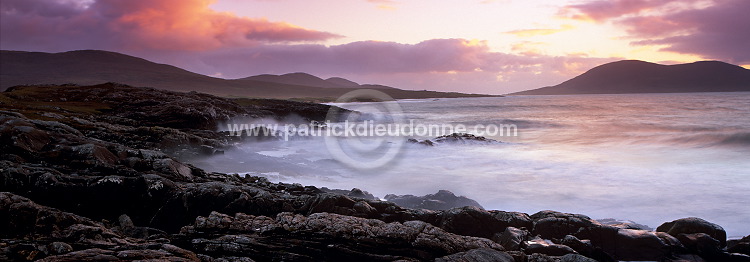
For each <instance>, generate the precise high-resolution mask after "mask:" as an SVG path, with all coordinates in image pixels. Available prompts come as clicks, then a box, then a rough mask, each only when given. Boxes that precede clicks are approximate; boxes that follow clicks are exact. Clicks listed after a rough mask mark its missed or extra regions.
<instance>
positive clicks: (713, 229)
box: [656, 217, 727, 247]
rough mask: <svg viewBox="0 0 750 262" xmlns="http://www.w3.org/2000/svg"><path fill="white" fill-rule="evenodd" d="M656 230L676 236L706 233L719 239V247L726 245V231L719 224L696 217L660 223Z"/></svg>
mask: <svg viewBox="0 0 750 262" xmlns="http://www.w3.org/2000/svg"><path fill="white" fill-rule="evenodd" d="M656 231H659V232H666V233H667V234H670V235H673V236H676V235H679V234H692V233H706V234H708V235H709V236H711V237H712V238H714V239H716V240H719V243H721V247H725V246H726V245H727V232H726V231H724V228H722V227H721V226H719V225H717V224H714V223H711V222H708V221H706V220H703V219H701V218H697V217H688V218H681V219H677V220H674V221H672V222H667V223H664V224H661V225H660V226H659V227H657V228H656Z"/></svg>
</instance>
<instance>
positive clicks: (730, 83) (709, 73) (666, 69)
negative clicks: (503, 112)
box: [510, 60, 750, 95]
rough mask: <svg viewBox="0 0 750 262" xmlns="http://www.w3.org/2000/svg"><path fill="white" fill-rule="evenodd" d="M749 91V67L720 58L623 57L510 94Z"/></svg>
mask: <svg viewBox="0 0 750 262" xmlns="http://www.w3.org/2000/svg"><path fill="white" fill-rule="evenodd" d="M736 91H750V70H748V69H745V68H742V67H740V66H737V65H732V64H729V63H725V62H721V61H697V62H692V63H685V64H676V65H662V64H657V63H650V62H645V61H640V60H621V61H615V62H611V63H606V64H603V65H600V66H597V67H594V68H592V69H590V70H588V71H586V72H585V73H583V74H581V75H578V76H576V77H574V78H572V79H569V80H567V81H565V82H562V83H560V84H558V85H555V86H547V87H542V88H538V89H532V90H526V91H521V92H515V93H511V94H510V95H567V94H629V93H683V92H685V93H689V92H736Z"/></svg>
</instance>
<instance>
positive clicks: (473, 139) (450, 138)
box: [432, 133, 501, 144]
mask: <svg viewBox="0 0 750 262" xmlns="http://www.w3.org/2000/svg"><path fill="white" fill-rule="evenodd" d="M432 142H433V143H435V144H444V143H449V144H450V143H454V144H497V143H501V142H499V141H497V140H494V139H489V138H486V137H483V136H475V135H472V134H467V133H453V134H450V135H444V136H439V137H436V138H434V139H433V140H432Z"/></svg>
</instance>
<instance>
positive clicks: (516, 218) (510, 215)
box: [435, 206, 531, 238]
mask: <svg viewBox="0 0 750 262" xmlns="http://www.w3.org/2000/svg"><path fill="white" fill-rule="evenodd" d="M530 224H531V221H530V219H529V217H528V215H526V214H523V213H517V212H504V211H491V212H488V211H486V210H483V209H480V208H478V207H472V206H467V207H462V208H453V209H450V210H446V211H443V212H442V213H441V214H440V216H439V217H438V220H437V221H436V223H435V225H436V226H438V227H440V228H442V229H445V230H446V231H448V232H451V233H455V234H459V235H467V236H476V237H484V238H492V237H493V236H494V235H495V234H497V233H501V232H503V231H505V228H506V227H508V226H513V227H518V228H521V227H526V226H528V225H530Z"/></svg>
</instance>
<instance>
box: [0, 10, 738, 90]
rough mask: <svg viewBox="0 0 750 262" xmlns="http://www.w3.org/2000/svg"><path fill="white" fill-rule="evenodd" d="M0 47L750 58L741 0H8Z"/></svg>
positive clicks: (544, 66) (506, 73) (182, 63)
mask: <svg viewBox="0 0 750 262" xmlns="http://www.w3.org/2000/svg"><path fill="white" fill-rule="evenodd" d="M0 3H1V4H0V12H1V15H2V17H1V20H0V30H1V31H0V48H2V49H3V50H24V51H45V52H61V51H70V50H79V49H101V50H109V51H116V52H121V53H125V54H129V55H134V56H139V57H143V58H146V59H149V60H152V61H155V62H159V63H167V64H172V65H175V66H179V67H181V68H185V69H187V70H190V71H193V72H197V73H201V74H206V75H211V76H215V77H222V78H241V77H246V76H250V75H256V74H263V73H272V74H283V73H290V72H298V71H301V72H307V73H311V74H315V75H318V76H320V77H324V78H325V77H331V76H341V77H345V78H348V79H350V80H353V81H356V82H359V83H378V84H385V85H390V86H394V87H399V88H404V89H428V90H441V91H460V92H475V93H492V94H502V93H508V92H512V91H520V90H525V89H531V88H538V87H542V86H547V85H555V84H558V83H560V82H562V81H564V80H567V79H569V78H571V77H573V76H576V75H577V74H580V73H582V72H584V71H586V70H588V69H590V68H592V67H594V66H596V65H599V64H602V63H606V62H609V61H615V60H621V59H639V60H645V61H649V62H658V63H666V64H674V63H682V62H693V61H696V60H721V61H725V62H728V63H733V64H737V65H742V66H744V67H746V68H750V51H749V50H750V48H748V47H747V46H750V33H749V32H750V16H748V14H750V1H747V0H682V1H670V0H613V1H609V0H590V1H582V0H576V1H572V0H571V1H541V0H525V1H521V0H494V1H493V0H460V1H459V0H408V1H407V0H218V1H210V0H142V1H141V0H3V1H2V2H0Z"/></svg>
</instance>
